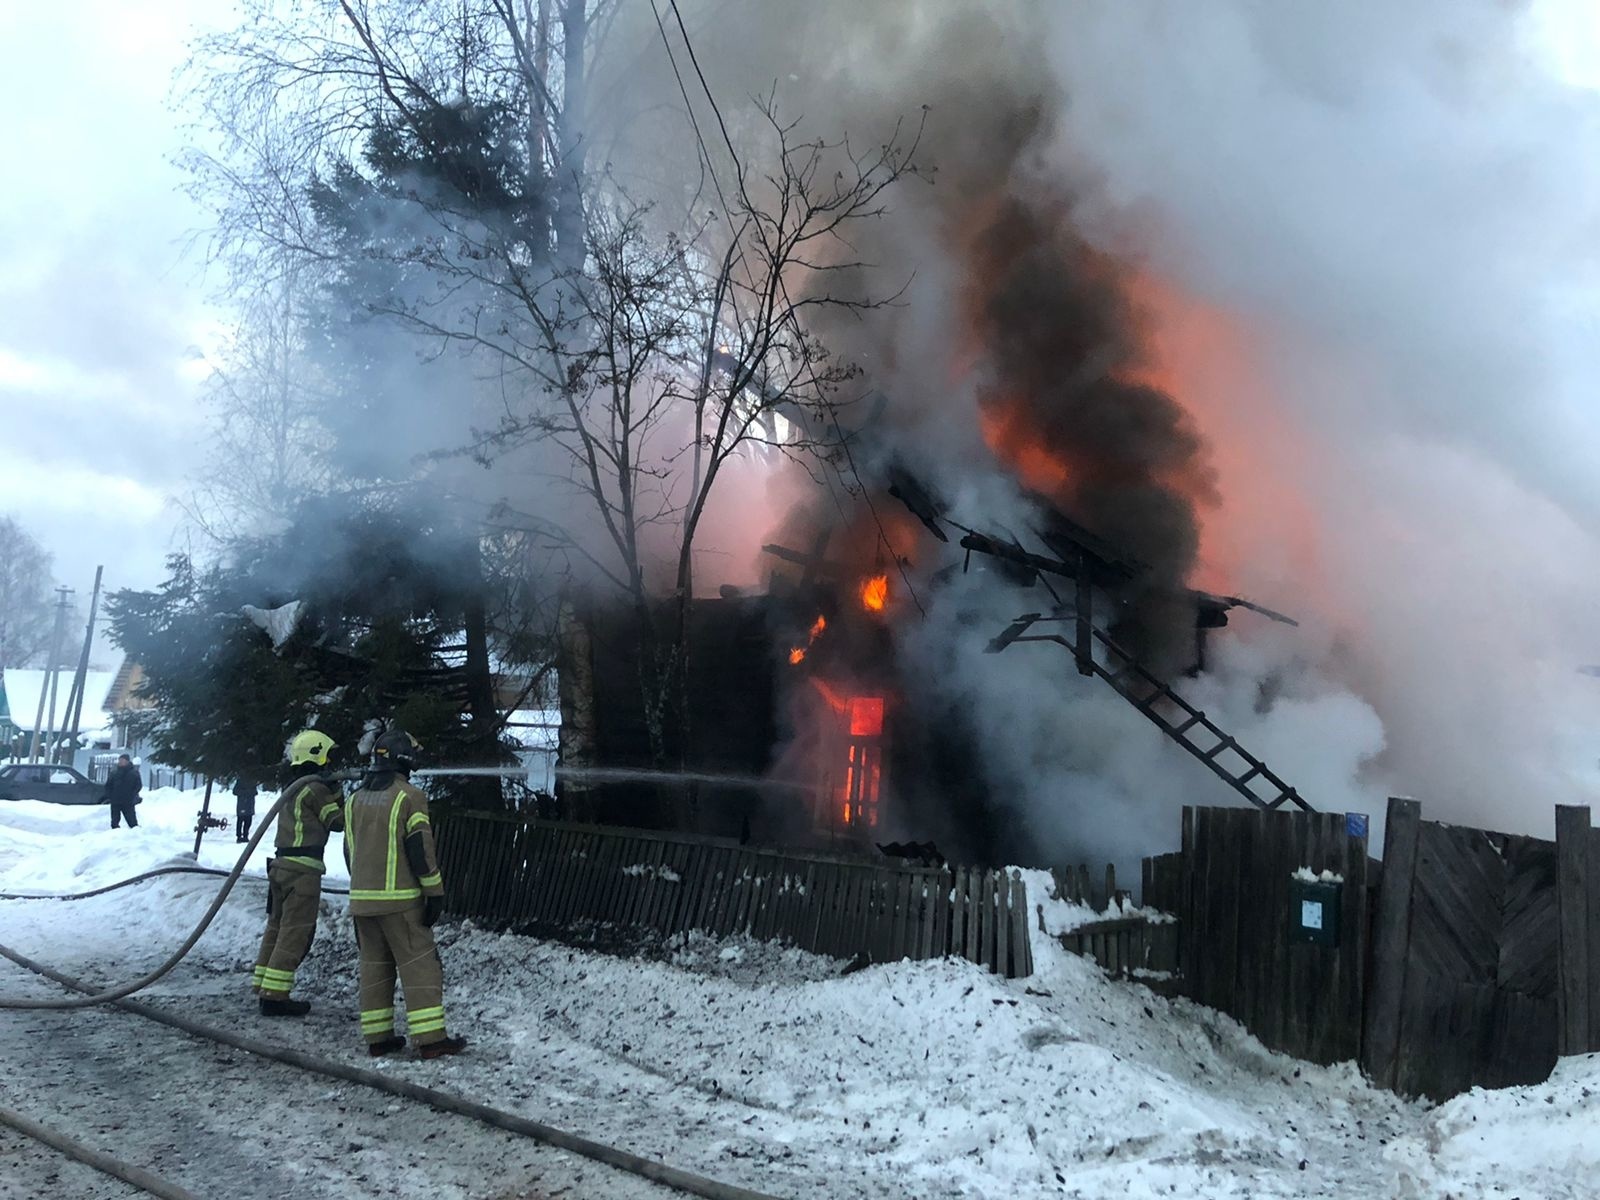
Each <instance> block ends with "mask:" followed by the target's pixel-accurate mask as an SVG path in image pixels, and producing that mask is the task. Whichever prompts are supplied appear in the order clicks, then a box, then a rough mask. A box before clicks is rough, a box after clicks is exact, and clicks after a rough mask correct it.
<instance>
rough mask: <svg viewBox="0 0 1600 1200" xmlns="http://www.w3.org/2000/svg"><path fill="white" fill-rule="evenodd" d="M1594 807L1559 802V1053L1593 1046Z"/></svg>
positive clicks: (1586, 1050)
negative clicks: (1591, 843)
mask: <svg viewBox="0 0 1600 1200" xmlns="http://www.w3.org/2000/svg"><path fill="white" fill-rule="evenodd" d="M1589 866H1590V864H1589V810H1588V809H1587V808H1584V807H1580V806H1578V805H1572V804H1558V805H1556V926H1557V930H1558V933H1559V937H1560V951H1559V953H1558V955H1557V959H1556V962H1557V968H1556V1053H1557V1054H1585V1053H1587V1052H1588V1050H1589V974H1590V971H1591V970H1593V968H1594V964H1593V963H1591V962H1590V937H1589V935H1590V930H1589V888H1590V887H1591V886H1592V884H1593V883H1594V880H1592V879H1590V877H1589Z"/></svg>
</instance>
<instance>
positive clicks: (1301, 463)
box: [1050, 2, 1600, 832]
mask: <svg viewBox="0 0 1600 1200" xmlns="http://www.w3.org/2000/svg"><path fill="white" fill-rule="evenodd" d="M1538 34H1539V30H1538V28H1537V27H1536V26H1534V25H1532V24H1531V22H1530V20H1529V18H1528V14H1527V13H1526V11H1525V10H1523V9H1522V8H1521V7H1520V6H1510V5H1502V4H1494V3H1476V4H1467V3H1417V4H1408V5H1401V6H1392V5H1381V4H1361V5H1356V6H1350V5H1344V6H1339V7H1337V8H1330V7H1316V6H1308V5H1276V4H1260V3H1245V2H1239V3H1233V4H1213V5H1206V6H1204V7H1203V8H1195V7H1182V8H1175V7H1173V6H1170V5H1161V4H1155V3H1139V2H1135V3H1126V4H1119V5H1116V6H1076V5H1074V6H1071V7H1070V8H1067V7H1063V8H1061V9H1060V10H1056V11H1055V13H1054V18H1053V20H1052V40H1051V43H1050V44H1051V57H1052V61H1053V62H1054V63H1055V64H1056V66H1057V68H1058V70H1059V72H1060V79H1061V81H1062V85H1063V88H1064V90H1065V91H1066V93H1067V94H1068V95H1069V97H1070V103H1069V105H1068V108H1067V113H1066V118H1065V120H1064V121H1063V123H1062V125H1061V126H1060V129H1059V134H1058V138H1057V141H1056V144H1055V146H1054V147H1053V151H1052V155H1051V159H1052V161H1053V162H1055V163H1057V164H1058V165H1059V167H1060V169H1062V170H1064V171H1066V172H1068V173H1069V174H1071V175H1073V176H1075V177H1079V178H1092V179H1093V180H1094V181H1095V186H1094V187H1093V188H1092V189H1089V190H1086V191H1085V192H1084V193H1083V194H1084V195H1085V197H1086V200H1085V203H1084V204H1083V205H1082V206H1081V207H1080V210H1079V217H1080V220H1081V221H1082V223H1083V225H1084V227H1085V228H1087V229H1089V230H1090V231H1091V232H1092V233H1093V235H1094V236H1095V237H1096V238H1097V239H1098V240H1099V241H1100V243H1101V244H1102V245H1103V246H1105V247H1107V248H1110V249H1113V250H1115V251H1116V252H1119V253H1123V254H1131V255H1134V256H1137V257H1138V258H1140V259H1142V260H1143V261H1144V262H1145V263H1146V264H1147V265H1148V267H1149V268H1150V269H1152V270H1153V271H1154V272H1155V273H1156V274H1157V275H1159V276H1161V277H1163V278H1167V279H1171V280H1173V281H1175V282H1176V283H1177V284H1178V285H1179V286H1180V287H1181V288H1183V289H1185V290H1187V291H1188V292H1189V294H1190V295H1192V296H1195V297H1198V298H1200V299H1201V300H1203V301H1205V302H1207V303H1210V304H1215V305H1218V306H1221V307H1223V308H1226V309H1227V310H1230V311H1231V312H1233V313H1235V314H1237V315H1238V316H1239V317H1240V318H1241V319H1242V321H1243V323H1244V324H1245V325H1246V326H1247V327H1248V328H1249V329H1251V330H1252V331H1253V332H1254V333H1255V334H1256V335H1257V336H1256V338H1255V342H1256V346H1257V349H1258V350H1259V351H1260V352H1261V357H1262V362H1263V364H1264V366H1265V367H1266V370H1267V372H1268V379H1267V381H1266V382H1267V388H1268V391H1269V395H1270V402H1271V403H1272V404H1274V405H1276V406H1278V408H1279V412H1278V413H1276V414H1273V415H1272V416H1273V420H1274V421H1275V422H1276V424H1277V426H1278V427H1279V428H1282V427H1283V426H1284V425H1287V426H1288V427H1289V429H1290V430H1291V433H1292V437H1293V439H1294V440H1295V441H1296V442H1298V445H1292V444H1291V445H1287V446H1284V447H1283V448H1284V450H1285V452H1286V453H1287V454H1289V455H1293V456H1296V457H1297V459H1298V462H1297V466H1296V471H1297V473H1296V474H1295V475H1294V477H1293V482H1294V485H1295V487H1296V489H1297V490H1298V492H1299V494H1300V497H1301V498H1302V503H1304V504H1305V506H1306V509H1307V511H1308V512H1309V513H1310V514H1311V516H1312V519H1313V521H1314V526H1315V537H1316V546H1317V554H1316V558H1317V567H1318V571H1317V578H1316V579H1315V580H1314V581H1313V580H1307V581H1306V582H1307V583H1308V584H1312V585H1313V586H1308V587H1307V588H1306V589H1305V593H1304V594H1301V595H1286V594H1284V593H1283V592H1281V591H1275V592H1273V593H1272V599H1273V602H1277V603H1281V604H1282V605H1283V606H1287V607H1290V609H1291V611H1294V606H1299V607H1300V608H1301V609H1302V610H1303V611H1306V612H1308V613H1310V614H1312V615H1314V616H1316V617H1318V618H1320V619H1321V620H1322V621H1324V622H1326V623H1327V625H1328V626H1329V627H1330V628H1333V629H1336V630H1337V631H1338V633H1339V634H1340V636H1341V640H1342V645H1343V648H1344V656H1343V666H1342V670H1343V672H1344V675H1345V677H1346V678H1347V679H1348V680H1349V681H1350V682H1351V683H1352V685H1353V686H1355V687H1356V688H1357V689H1358V690H1359V691H1360V693H1361V694H1362V695H1363V696H1365V697H1366V698H1368V699H1369V700H1370V701H1371V702H1372V704H1373V705H1374V706H1375V708H1376V709H1377V711H1378V712H1379V713H1380V714H1381V715H1382V718H1383V722H1384V727H1385V729H1386V731H1387V738H1388V743H1389V751H1388V753H1387V754H1386V755H1385V757H1384V759H1383V763H1384V766H1385V767H1386V769H1387V771H1388V772H1389V774H1390V775H1391V777H1392V781H1393V784H1394V785H1395V786H1398V787H1399V788H1400V789H1403V790H1404V791H1405V792H1407V793H1408V794H1412V795H1416V796H1418V797H1420V798H1422V799H1423V800H1424V803H1425V811H1427V812H1429V813H1430V814H1432V815H1437V816H1440V817H1447V818H1450V819H1456V820H1471V821H1474V822H1480V823H1484V824H1488V825H1491V826H1496V827H1505V828H1512V829H1516V830H1519V831H1530V832H1548V829H1549V827H1550V824H1551V812H1552V810H1551V805H1552V804H1553V803H1558V802H1568V803H1571V802H1581V801H1584V800H1586V799H1587V798H1588V796H1589V795H1590V794H1591V793H1592V791H1593V789H1594V787H1595V785H1596V783H1600V775H1597V772H1596V769H1595V763H1596V759H1597V757H1600V732H1597V731H1600V685H1597V684H1596V683H1595V681H1593V680H1588V679H1584V678H1582V677H1580V676H1578V675H1577V673H1576V671H1575V668H1576V666H1577V665H1578V664H1579V663H1581V662H1587V661H1590V660H1592V659H1594V658H1597V657H1600V654H1597V649H1600V637H1597V633H1596V630H1595V628H1594V620H1593V613H1594V608H1593V605H1594V597H1595V596H1596V595H1597V594H1600V544H1597V539H1596V530H1597V518H1600V477H1597V476H1596V475H1595V473H1594V472H1593V470H1592V467H1591V459H1592V456H1593V453H1594V450H1595V448H1596V446H1597V445H1600V410H1596V409H1595V408H1594V406H1593V404H1592V402H1591V401H1590V400H1589V398H1590V397H1591V396H1592V395H1593V394H1594V391H1595V388H1596V385H1597V384H1600V342H1597V341H1596V338H1595V337H1594V334H1595V331H1596V329H1595V326H1596V323H1595V313H1596V311H1597V310H1596V305H1595V299H1596V294H1595V291H1594V289H1593V287H1592V285H1591V284H1589V283H1588V282H1587V280H1588V278H1589V277H1591V276H1592V272H1593V266H1594V256H1595V249H1594V247H1595V239H1594V233H1595V231H1596V230H1597V229H1600V222H1597V218H1600V206H1597V201H1596V197H1597V196H1600V191H1597V190H1596V187H1595V184H1596V182H1597V180H1596V173H1597V170H1600V161H1597V159H1596V156H1595V155H1594V153H1593V146H1594V141H1595V135H1596V133H1597V132H1600V94H1597V93H1595V92H1592V91H1587V90H1583V89H1579V88H1574V87H1572V86H1570V85H1568V84H1564V83H1562V82H1561V81H1560V80H1558V79H1557V78H1555V77H1554V75H1553V74H1552V73H1551V71H1550V70H1549V67H1548V66H1547V64H1546V62H1545V61H1543V60H1542V59H1541V57H1540V55H1539V52H1538V45H1537V42H1536V37H1537V36H1538ZM1225 403H1226V399H1225V398H1223V399H1221V400H1220V401H1217V402H1216V403H1215V405H1214V407H1221V406H1222V405H1223V404H1225ZM1262 415H1263V416H1264V415H1266V414H1262ZM1205 423H1206V422H1205V416H1204V414H1203V413H1202V424H1205ZM1230 423H1231V425H1232V428H1231V431H1230V434H1231V435H1238V434H1241V433H1242V434H1243V435H1244V437H1245V440H1246V444H1248V445H1250V446H1251V448H1252V449H1253V450H1254V452H1255V454H1256V455H1257V456H1258V461H1257V462H1254V463H1252V462H1249V461H1242V460H1240V459H1239V458H1238V456H1229V459H1230V466H1231V468H1232V469H1233V470H1234V471H1235V473H1237V472H1249V471H1252V470H1260V471H1262V472H1264V473H1270V472H1273V471H1274V470H1277V471H1280V472H1281V471H1282V470H1283V468H1282V467H1281V466H1280V465H1278V464H1273V463H1271V462H1263V461H1259V460H1260V459H1265V458H1270V457H1271V456H1272V455H1273V454H1274V450H1275V447H1274V444H1273V442H1272V440H1271V438H1270V437H1264V438H1259V439H1252V438H1250V437H1249V434H1248V426H1249V424H1250V423H1251V418H1250V416H1248V415H1245V416H1244V417H1243V419H1241V418H1240V414H1238V413H1232V414H1229V413H1221V414H1219V415H1218V419H1216V420H1214V421H1213V422H1212V424H1213V425H1216V424H1221V425H1224V426H1226V425H1229V424H1230ZM1212 432H1213V434H1215V430H1214V429H1213V430H1212ZM1230 482H1232V483H1237V484H1239V488H1238V490H1239V491H1240V492H1241V493H1243V494H1245V495H1249V494H1251V491H1252V489H1251V487H1250V486H1249V484H1248V482H1247V481H1242V480H1238V479H1234V480H1230V479H1229V478H1228V477H1227V476H1226V475H1225V476H1224V478H1223V480H1222V490H1223V491H1224V493H1225V494H1226V493H1228V492H1229V490H1230ZM1256 494H1257V495H1259V494H1260V493H1259V492H1258V493H1256ZM1272 517H1273V514H1271V513H1266V512H1260V511H1256V512H1252V511H1249V509H1248V508H1247V507H1238V506H1236V507H1234V508H1233V509H1232V510H1231V511H1229V510H1225V511H1223V512H1221V513H1219V514H1217V516H1216V518H1214V519H1216V520H1219V521H1223V522H1238V523H1242V524H1243V525H1244V526H1245V527H1247V528H1255V529H1261V530H1263V533H1262V536H1261V538H1260V540H1259V541H1257V542H1256V544H1255V545H1253V546H1252V551H1253V556H1252V557H1248V558H1246V559H1244V560H1243V562H1242V563H1241V570H1243V571H1245V572H1249V571H1251V570H1256V571H1259V572H1260V573H1261V575H1262V577H1264V578H1268V577H1271V578H1273V582H1274V584H1275V585H1276V586H1279V587H1281V586H1282V585H1283V584H1284V583H1285V582H1290V581H1286V580H1285V579H1284V573H1283V571H1282V565H1283V564H1284V563H1286V562H1288V561H1290V560H1291V559H1292V558H1293V557H1294V556H1295V555H1297V554H1301V553H1303V548H1297V547H1295V546H1293V545H1291V544H1289V541H1288V539H1287V537H1286V536H1285V535H1284V533H1283V531H1281V530H1280V531H1277V533H1276V534H1274V533H1273V531H1270V530H1265V529H1264V527H1265V526H1267V525H1268V524H1269V523H1270V521H1271V520H1272ZM1253 583H1254V581H1253V580H1252V579H1250V578H1244V579H1241V580H1239V583H1238V585H1239V586H1241V587H1245V588H1248V587H1250V586H1252V585H1253ZM1291 586H1292V582H1291Z"/></svg>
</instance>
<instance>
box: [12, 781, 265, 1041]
mask: <svg viewBox="0 0 1600 1200" xmlns="http://www.w3.org/2000/svg"><path fill="white" fill-rule="evenodd" d="M287 799H288V793H287V792H286V793H285V794H284V795H282V796H279V797H278V799H277V800H276V801H275V802H274V803H273V805H272V807H271V808H269V809H268V810H267V815H266V816H264V817H263V818H262V819H261V822H260V824H259V825H257V827H256V831H255V833H254V834H253V835H252V836H251V838H250V841H249V842H248V843H246V845H245V848H244V851H243V853H241V854H240V855H239V861H238V862H236V863H234V864H233V870H231V871H229V872H228V876H227V878H226V879H224V880H223V882H222V887H221V888H220V889H219V890H218V892H217V894H216V897H215V899H213V900H212V901H211V907H210V908H208V909H206V912H205V915H204V916H203V917H201V918H200V923H199V924H198V925H196V926H195V927H194V931H193V932H192V933H190V934H189V936H188V937H187V938H185V939H184V942H183V945H181V946H179V947H178V948H177V950H175V951H173V953H172V956H171V957H170V958H168V959H167V961H166V962H164V963H162V964H161V965H160V966H159V967H157V968H156V969H155V970H154V971H151V972H150V973H149V974H148V975H145V976H142V977H141V978H139V979H136V980H134V981H133V982H132V983H126V984H123V985H122V986H120V987H115V988H112V989H111V990H109V991H105V992H100V993H97V994H96V995H93V996H76V997H67V998H57V999H51V1000H17V999H13V998H11V997H8V996H0V1009H9V1010H18V1009H29V1010H33V1009H73V1008H93V1007H94V1006H95V1005H97V1004H109V1003H110V1002H111V1001H113V1000H121V999H122V998H123V997H124V996H131V995H133V994H134V993H135V992H139V991H143V990H144V989H145V988H147V987H149V986H150V985H151V984H152V983H155V982H156V981H157V980H158V979H160V978H162V977H163V976H164V975H166V974H168V973H169V972H170V971H171V970H172V969H173V968H174V967H176V966H177V965H178V964H179V963H180V962H182V961H183V960H184V959H185V958H186V957H187V956H188V954H189V951H190V950H192V949H194V945H195V943H196V942H198V941H199V940H200V938H201V937H202V936H203V935H204V934H205V931H206V930H207V929H209V928H210V927H211V922H212V921H214V920H216V917H217V913H219V912H221V911H222V904H223V902H224V901H225V900H227V898H228V894H229V893H230V892H232V891H233V887H234V885H235V884H236V883H238V882H239V877H240V876H241V875H243V874H244V865H245V863H247V862H249V861H250V856H251V855H252V854H254V853H255V849H256V846H257V844H259V843H260V841H261V838H262V837H263V835H265V833H266V832H267V830H268V829H269V828H271V827H272V824H273V819H274V818H275V817H276V816H277V815H278V810H279V809H281V808H282V807H283V806H284V803H285V801H286V800H287ZM168 869H169V870H170V869H173V868H168ZM176 869H177V870H186V869H189V868H176ZM154 873H155V872H151V874H154ZM113 886H120V885H113ZM102 890H109V889H102Z"/></svg>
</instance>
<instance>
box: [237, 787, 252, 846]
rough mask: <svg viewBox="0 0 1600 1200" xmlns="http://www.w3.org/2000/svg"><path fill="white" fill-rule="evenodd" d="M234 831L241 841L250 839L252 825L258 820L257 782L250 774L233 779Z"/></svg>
mask: <svg viewBox="0 0 1600 1200" xmlns="http://www.w3.org/2000/svg"><path fill="white" fill-rule="evenodd" d="M233 798H234V801H235V804H234V818H235V819H234V822H233V828H234V832H235V833H236V834H237V836H238V840H239V841H240V842H248V841H249V840H250V827H251V826H252V825H254V824H255V821H256V782H255V780H253V779H251V778H250V777H249V776H248V775H246V776H243V777H242V778H239V779H235V780H234V781H233Z"/></svg>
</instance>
